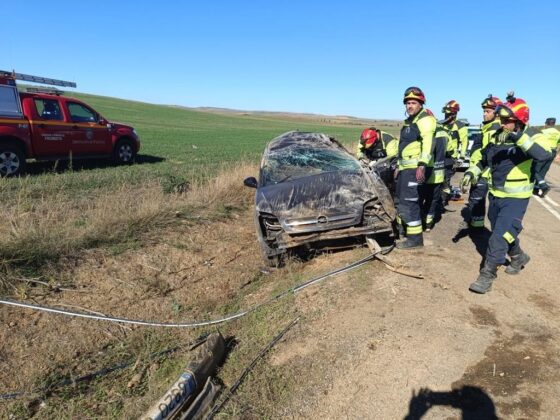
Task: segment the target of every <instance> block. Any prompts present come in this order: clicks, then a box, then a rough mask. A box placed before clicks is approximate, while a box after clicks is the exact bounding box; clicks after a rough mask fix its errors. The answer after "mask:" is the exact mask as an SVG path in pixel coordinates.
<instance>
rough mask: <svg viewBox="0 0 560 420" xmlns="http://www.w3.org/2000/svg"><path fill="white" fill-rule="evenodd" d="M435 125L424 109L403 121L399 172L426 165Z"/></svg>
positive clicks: (434, 121)
mask: <svg viewBox="0 0 560 420" xmlns="http://www.w3.org/2000/svg"><path fill="white" fill-rule="evenodd" d="M436 124H437V122H436V119H435V118H434V117H433V116H432V115H430V114H428V112H427V111H426V110H425V109H421V110H420V112H419V113H418V114H416V115H414V116H411V117H408V118H407V119H406V120H404V125H403V127H402V129H401V135H400V138H399V153H398V157H399V161H398V162H399V170H403V169H412V168H417V167H418V165H426V166H427V165H428V163H429V162H430V159H431V151H432V140H433V138H434V133H435V131H436Z"/></svg>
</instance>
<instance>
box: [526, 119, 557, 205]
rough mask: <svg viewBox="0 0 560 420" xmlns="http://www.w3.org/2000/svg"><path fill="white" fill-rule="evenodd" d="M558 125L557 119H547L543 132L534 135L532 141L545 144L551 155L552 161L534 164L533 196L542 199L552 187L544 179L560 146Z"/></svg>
mask: <svg viewBox="0 0 560 420" xmlns="http://www.w3.org/2000/svg"><path fill="white" fill-rule="evenodd" d="M555 125H556V118H547V119H546V121H545V124H544V128H543V129H542V130H538V131H537V132H536V133H533V137H532V139H533V140H535V141H537V142H539V144H543V146H545V147H546V148H547V149H548V151H549V152H550V153H551V157H550V159H548V160H546V161H543V162H537V161H535V162H533V167H532V169H531V170H532V172H533V177H534V179H535V188H534V189H533V194H535V195H538V196H540V197H544V196H545V195H546V194H547V193H548V191H549V190H550V187H549V186H548V184H547V182H546V181H545V179H544V177H545V176H546V173H547V172H548V170H549V169H550V165H551V164H552V162H553V161H554V158H555V157H556V152H557V150H558V145H559V144H560V131H558V130H557V129H556V128H555V127H554V126H555Z"/></svg>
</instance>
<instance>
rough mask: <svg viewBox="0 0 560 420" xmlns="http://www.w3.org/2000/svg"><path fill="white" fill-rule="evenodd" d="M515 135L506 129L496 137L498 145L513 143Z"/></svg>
mask: <svg viewBox="0 0 560 420" xmlns="http://www.w3.org/2000/svg"><path fill="white" fill-rule="evenodd" d="M512 135H513V133H512V132H511V131H509V130H506V129H505V128H504V129H502V131H501V132H500V133H499V134H498V136H497V137H496V144H504V143H511V141H512V139H511V137H512Z"/></svg>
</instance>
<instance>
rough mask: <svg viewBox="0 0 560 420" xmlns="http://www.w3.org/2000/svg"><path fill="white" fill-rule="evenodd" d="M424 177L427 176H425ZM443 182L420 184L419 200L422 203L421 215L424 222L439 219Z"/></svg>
mask: <svg viewBox="0 0 560 420" xmlns="http://www.w3.org/2000/svg"><path fill="white" fill-rule="evenodd" d="M426 178H428V177H427V176H426ZM442 189H443V184H442V183H441V182H440V183H439V184H422V185H420V202H421V203H422V216H423V217H424V220H425V221H426V223H433V222H434V221H436V220H438V219H439V216H440V213H441V212H440V206H441V191H442Z"/></svg>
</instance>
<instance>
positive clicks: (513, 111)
mask: <svg viewBox="0 0 560 420" xmlns="http://www.w3.org/2000/svg"><path fill="white" fill-rule="evenodd" d="M497 112H498V115H499V116H500V118H504V119H513V120H518V121H521V122H522V123H523V124H524V125H527V123H528V122H529V105H527V102H525V101H524V100H523V99H520V98H511V100H508V101H507V102H504V103H503V104H502V105H500V106H499V107H498V111H497Z"/></svg>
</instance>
